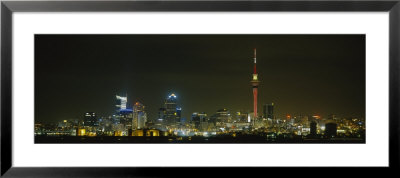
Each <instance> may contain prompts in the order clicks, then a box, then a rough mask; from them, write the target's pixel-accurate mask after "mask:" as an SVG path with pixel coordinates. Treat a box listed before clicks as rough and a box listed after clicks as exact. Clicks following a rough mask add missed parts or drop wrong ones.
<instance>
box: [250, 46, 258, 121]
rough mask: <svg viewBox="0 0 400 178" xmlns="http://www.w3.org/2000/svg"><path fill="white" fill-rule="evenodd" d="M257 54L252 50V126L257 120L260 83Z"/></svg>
mask: <svg viewBox="0 0 400 178" xmlns="http://www.w3.org/2000/svg"><path fill="white" fill-rule="evenodd" d="M256 55H257V52H256V48H254V73H253V79H252V80H251V81H250V83H251V85H252V86H253V107H254V108H253V109H254V110H253V111H254V118H253V124H254V123H255V119H257V117H258V114H257V95H258V85H259V83H260V81H259V80H258V74H257V56H256Z"/></svg>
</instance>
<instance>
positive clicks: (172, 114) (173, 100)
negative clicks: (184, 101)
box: [163, 93, 182, 128]
mask: <svg viewBox="0 0 400 178" xmlns="http://www.w3.org/2000/svg"><path fill="white" fill-rule="evenodd" d="M164 108H165V112H164V118H163V120H164V122H165V124H166V125H167V126H168V127H170V128H176V127H178V126H179V125H180V122H181V111H182V109H181V108H178V107H177V96H176V95H175V94H174V93H172V94H171V95H169V96H168V97H167V98H166V99H165V101H164Z"/></svg>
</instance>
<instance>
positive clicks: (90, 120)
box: [83, 112, 97, 126]
mask: <svg viewBox="0 0 400 178" xmlns="http://www.w3.org/2000/svg"><path fill="white" fill-rule="evenodd" d="M96 122H97V119H96V113H94V112H87V113H85V115H84V117H83V125H84V126H95V125H96Z"/></svg>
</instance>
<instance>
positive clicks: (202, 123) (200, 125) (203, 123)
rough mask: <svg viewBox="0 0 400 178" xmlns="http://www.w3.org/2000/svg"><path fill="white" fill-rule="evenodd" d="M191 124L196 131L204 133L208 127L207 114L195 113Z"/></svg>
mask: <svg viewBox="0 0 400 178" xmlns="http://www.w3.org/2000/svg"><path fill="white" fill-rule="evenodd" d="M191 122H192V124H193V126H194V128H195V129H197V130H198V131H203V130H205V127H207V126H208V120H207V114H206V113H205V112H202V113H198V112H194V113H193V114H192V118H191Z"/></svg>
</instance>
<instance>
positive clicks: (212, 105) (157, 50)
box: [35, 35, 365, 122]
mask: <svg viewBox="0 0 400 178" xmlns="http://www.w3.org/2000/svg"><path fill="white" fill-rule="evenodd" d="M253 48H257V71H258V73H259V80H260V81H261V83H260V86H259V98H258V100H259V107H258V110H259V114H261V113H262V105H263V104H265V103H270V102H274V103H275V113H276V115H277V117H278V118H279V117H281V118H282V117H283V116H284V115H286V114H291V115H297V114H303V115H309V114H319V115H322V116H327V115H328V114H336V115H337V116H344V117H353V116H354V117H365V36H364V35H35V120H36V121H40V122H58V121H61V120H64V119H83V114H84V113H85V112H89V111H93V112H96V113H98V115H102V116H109V115H112V114H113V113H114V112H115V106H114V105H115V103H116V101H115V95H116V94H120V95H125V94H127V95H128V106H132V103H134V102H136V101H139V102H141V103H143V104H144V105H145V106H146V112H147V114H148V117H149V119H154V118H155V117H157V112H158V109H159V108H160V107H161V106H162V104H163V100H164V99H165V98H166V97H167V95H168V94H170V93H172V92H174V93H175V94H176V95H177V97H178V98H177V99H178V105H179V106H181V107H182V116H183V117H185V118H190V115H191V113H193V112H203V111H204V112H206V113H207V114H208V115H212V114H214V113H215V112H216V111H217V110H218V109H221V108H227V109H229V110H230V111H231V112H232V113H233V112H236V111H239V110H241V111H252V108H253V106H252V88H251V84H250V80H251V78H252V70H253Z"/></svg>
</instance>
